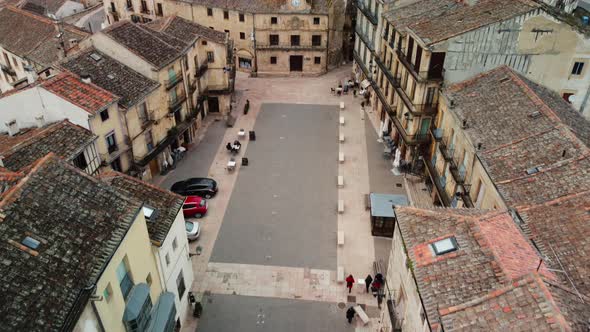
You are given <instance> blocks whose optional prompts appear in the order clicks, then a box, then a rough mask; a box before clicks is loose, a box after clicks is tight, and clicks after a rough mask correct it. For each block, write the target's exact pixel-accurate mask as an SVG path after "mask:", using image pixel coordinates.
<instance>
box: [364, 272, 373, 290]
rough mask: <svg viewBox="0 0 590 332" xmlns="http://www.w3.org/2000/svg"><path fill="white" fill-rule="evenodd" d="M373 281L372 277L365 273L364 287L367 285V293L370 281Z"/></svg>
mask: <svg viewBox="0 0 590 332" xmlns="http://www.w3.org/2000/svg"><path fill="white" fill-rule="evenodd" d="M372 282H373V277H371V275H370V274H369V275H367V278H365V287H367V293H368V292H369V287H371V283H372Z"/></svg>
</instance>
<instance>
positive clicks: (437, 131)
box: [430, 126, 443, 142]
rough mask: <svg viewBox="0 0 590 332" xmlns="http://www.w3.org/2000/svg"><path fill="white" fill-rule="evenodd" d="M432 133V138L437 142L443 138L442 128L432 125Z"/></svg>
mask: <svg viewBox="0 0 590 332" xmlns="http://www.w3.org/2000/svg"><path fill="white" fill-rule="evenodd" d="M430 135H432V138H433V139H434V140H435V141H436V142H440V141H441V140H442V136H443V130H442V128H435V127H434V126H431V127H430Z"/></svg>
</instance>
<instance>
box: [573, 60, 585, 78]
mask: <svg viewBox="0 0 590 332" xmlns="http://www.w3.org/2000/svg"><path fill="white" fill-rule="evenodd" d="M583 70H584V63H583V62H577V61H576V62H574V67H573V68H572V75H582V71H583Z"/></svg>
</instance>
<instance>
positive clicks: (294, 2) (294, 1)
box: [291, 0, 301, 7]
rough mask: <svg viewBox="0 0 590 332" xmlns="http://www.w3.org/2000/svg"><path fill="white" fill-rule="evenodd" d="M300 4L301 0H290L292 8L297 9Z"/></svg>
mask: <svg viewBox="0 0 590 332" xmlns="http://www.w3.org/2000/svg"><path fill="white" fill-rule="evenodd" d="M300 3H301V0H291V4H292V5H293V7H299V4H300Z"/></svg>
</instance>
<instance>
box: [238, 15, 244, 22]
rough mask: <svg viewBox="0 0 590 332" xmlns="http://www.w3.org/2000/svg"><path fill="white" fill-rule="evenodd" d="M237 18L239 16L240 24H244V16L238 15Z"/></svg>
mask: <svg viewBox="0 0 590 332" xmlns="http://www.w3.org/2000/svg"><path fill="white" fill-rule="evenodd" d="M239 16H240V22H244V21H245V19H244V14H239Z"/></svg>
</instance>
